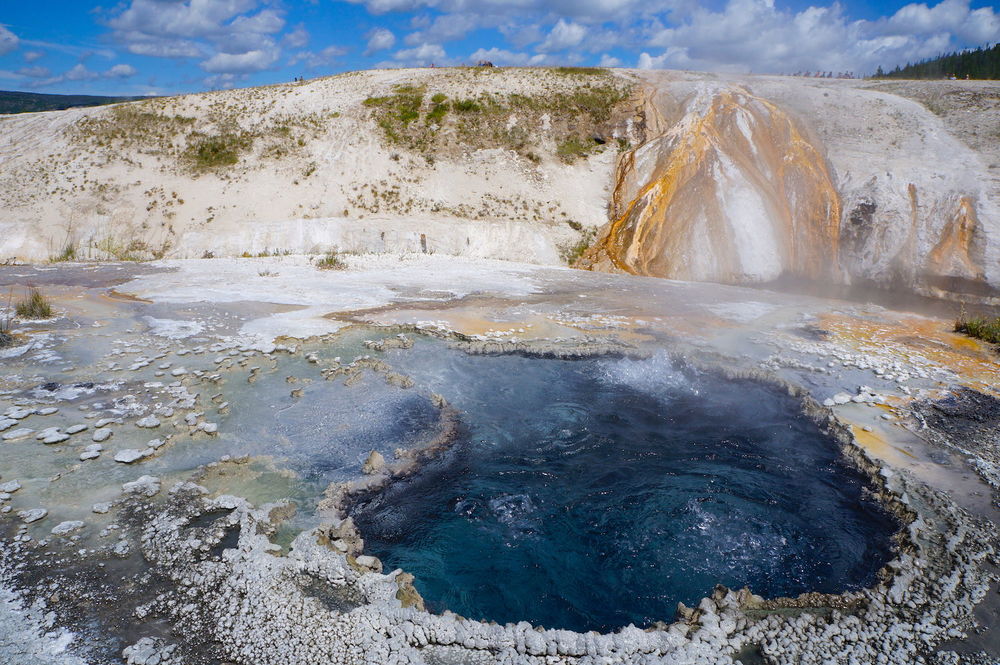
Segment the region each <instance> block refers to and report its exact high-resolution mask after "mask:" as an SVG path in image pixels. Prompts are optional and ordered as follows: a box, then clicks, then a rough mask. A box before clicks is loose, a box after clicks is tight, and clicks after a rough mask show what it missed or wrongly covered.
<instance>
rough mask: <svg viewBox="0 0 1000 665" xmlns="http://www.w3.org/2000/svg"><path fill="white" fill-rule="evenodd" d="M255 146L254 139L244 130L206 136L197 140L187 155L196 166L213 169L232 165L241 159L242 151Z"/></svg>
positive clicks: (189, 148)
mask: <svg viewBox="0 0 1000 665" xmlns="http://www.w3.org/2000/svg"><path fill="white" fill-rule="evenodd" d="M251 146H253V139H252V138H250V137H249V136H247V135H246V134H245V133H243V132H239V133H226V134H218V135H216V136H205V137H202V138H199V139H197V140H195V141H194V142H193V143H192V144H191V145H190V146H189V147H188V149H187V153H186V156H187V158H188V159H190V160H191V162H192V163H193V164H194V166H195V168H199V169H213V168H218V167H221V166H231V165H233V164H235V163H236V162H238V161H239V159H240V153H242V152H243V151H245V150H249V149H250V147H251Z"/></svg>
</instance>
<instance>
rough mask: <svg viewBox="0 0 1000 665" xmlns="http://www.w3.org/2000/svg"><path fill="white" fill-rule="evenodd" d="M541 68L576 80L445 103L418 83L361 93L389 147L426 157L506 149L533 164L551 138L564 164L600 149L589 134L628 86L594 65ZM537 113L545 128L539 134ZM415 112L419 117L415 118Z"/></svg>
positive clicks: (601, 126) (600, 127)
mask: <svg viewBox="0 0 1000 665" xmlns="http://www.w3.org/2000/svg"><path fill="white" fill-rule="evenodd" d="M543 71H554V72H556V73H557V74H559V75H560V76H561V77H571V78H576V79H578V82H579V85H578V86H576V87H570V88H567V87H566V84H565V82H559V81H556V82H554V85H553V89H552V90H551V91H550V92H544V93H533V94H520V93H511V94H504V93H491V92H480V93H477V94H472V95H470V96H467V97H465V96H463V97H455V98H453V99H452V100H451V101H448V98H447V96H446V95H445V94H444V93H441V92H438V93H435V94H434V95H432V96H431V97H430V99H429V101H428V100H427V90H426V87H425V86H420V87H417V86H396V87H395V88H394V89H393V93H392V94H390V95H382V96H372V97H369V98H367V99H365V100H364V102H363V105H364V106H365V107H367V108H369V109H371V112H372V117H373V119H374V120H375V122H376V123H377V124H378V126H379V127H380V128H381V129H382V131H383V133H384V135H385V138H386V139H387V141H388V142H389V143H390V144H391V145H393V146H399V147H402V148H405V149H408V150H412V151H414V152H418V153H421V154H422V155H423V156H424V157H425V158H427V159H428V162H431V160H432V159H435V158H439V157H442V156H447V155H448V154H449V152H451V153H452V154H453V155H454V154H457V153H458V152H459V151H463V150H467V149H473V150H480V149H490V148H502V149H506V150H513V151H515V152H517V153H518V154H520V155H521V156H522V157H524V158H525V159H527V160H529V161H531V162H533V163H537V162H539V161H540V160H541V158H540V155H539V153H540V152H542V148H543V147H544V145H552V144H554V145H555V148H556V150H555V156H557V157H558V158H559V159H561V160H563V161H564V162H571V161H574V160H576V159H577V158H581V157H587V156H589V155H591V154H593V153H594V152H595V151H598V150H602V149H603V147H602V146H603V144H604V142H603V141H594V140H593V139H592V136H593V135H594V134H595V133H602V130H604V129H606V127H605V125H606V123H608V122H609V121H610V120H611V119H612V118H613V117H614V112H615V110H616V108H618V107H619V105H621V104H623V103H624V102H626V101H627V100H628V98H629V96H630V95H631V86H630V85H629V84H627V83H626V82H624V81H622V80H620V79H617V78H615V77H613V76H612V75H611V74H609V73H608V72H607V71H605V70H602V69H596V68H594V69H591V68H558V69H555V70H543ZM543 116H546V117H547V119H548V121H547V125H548V127H549V128H550V129H549V130H548V131H547V132H545V133H544V135H543V131H542V130H541V129H540V127H541V126H542V125H543V124H546V123H544V122H543ZM420 118H423V122H416V121H417V120H418V119H420ZM512 118H513V119H514V120H513V121H512V120H511V119H512ZM445 129H446V130H447V131H442V130H445Z"/></svg>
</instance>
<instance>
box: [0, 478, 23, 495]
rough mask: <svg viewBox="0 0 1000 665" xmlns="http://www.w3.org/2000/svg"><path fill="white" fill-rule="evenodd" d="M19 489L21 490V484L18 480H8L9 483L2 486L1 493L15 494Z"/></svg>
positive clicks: (0, 485)
mask: <svg viewBox="0 0 1000 665" xmlns="http://www.w3.org/2000/svg"><path fill="white" fill-rule="evenodd" d="M19 489H21V483H20V482H19V481H17V480H8V481H7V482H5V483H2V484H0V492H5V493H7V494H13V493H14V492H16V491H17V490H19Z"/></svg>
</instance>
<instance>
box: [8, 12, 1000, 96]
mask: <svg viewBox="0 0 1000 665" xmlns="http://www.w3.org/2000/svg"><path fill="white" fill-rule="evenodd" d="M997 41H1000V13H998V11H997V8H996V7H995V6H994V5H991V4H989V3H988V2H977V1H975V0H972V1H971V2H970V0H942V1H941V2H938V3H933V2H932V3H929V4H923V3H904V2H890V1H884V2H877V3H861V2H854V1H850V2H832V3H831V4H823V3H821V2H820V3H817V4H809V3H808V2H802V1H800V0H787V1H786V0H711V1H709V2H699V1H698V0H121V1H119V2H115V0H107V2H106V3H104V4H95V3H92V2H89V1H87V0H48V1H46V0H37V1H35V2H31V3H22V2H14V1H13V0H5V1H4V2H3V3H2V6H0V89H5V90H33V91H38V92H57V93H89V94H129V95H141V94H170V93H179V92H196V91H201V90H209V89H215V88H226V87H243V86H249V85H261V84H267V83H275V82H278V81H288V80H291V79H292V78H294V77H297V76H303V77H306V78H312V77H316V76H323V75H326V74H331V73H336V72H342V71H348V70H353V69H365V68H371V67H404V66H427V65H430V64H436V65H457V64H468V63H473V62H475V61H477V60H480V59H488V60H490V61H492V62H494V63H495V64H497V65H533V64H537V65H551V64H563V65H607V66H622V67H647V68H672V69H695V70H707V71H753V72H771V73H792V72H798V71H817V70H823V71H833V72H835V73H837V72H847V71H851V72H856V73H859V74H863V73H870V72H871V71H873V70H874V69H875V67H876V66H878V65H882V66H885V67H892V66H894V65H896V64H901V63H905V62H907V61H915V60H918V59H921V58H925V57H930V56H933V55H936V54H937V53H940V52H942V51H951V50H955V49H960V48H965V47H971V46H980V45H991V44H993V43H996V42H997Z"/></svg>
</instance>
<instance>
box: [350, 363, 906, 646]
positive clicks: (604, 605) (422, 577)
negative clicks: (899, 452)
mask: <svg viewBox="0 0 1000 665" xmlns="http://www.w3.org/2000/svg"><path fill="white" fill-rule="evenodd" d="M436 351H437V352H438V353H437V354H435V355H433V356H431V355H428V352H427V351H420V350H419V348H418V349H414V351H412V352H410V353H408V354H406V355H401V356H399V357H398V358H396V359H394V362H395V363H396V364H397V365H402V366H403V368H404V369H405V371H407V372H409V373H410V374H411V375H414V376H415V377H417V378H418V380H419V381H420V382H423V383H425V384H429V385H431V386H432V387H433V386H435V384H438V385H437V387H438V388H439V389H440V390H441V391H442V392H444V393H445V394H446V396H448V397H449V399H451V400H452V402H453V403H454V404H455V405H456V406H458V407H459V408H460V409H462V410H463V411H464V413H465V419H466V423H467V428H468V429H467V431H466V433H465V436H464V437H463V439H462V441H461V442H460V443H459V444H458V445H456V446H455V447H454V448H452V449H451V450H450V451H449V453H448V454H447V455H446V456H444V457H442V458H440V459H438V460H436V461H435V462H433V463H431V464H430V465H428V466H427V467H426V468H424V469H423V470H422V471H421V472H419V473H418V474H416V475H415V476H413V477H410V478H408V479H406V480H403V481H399V482H397V483H395V484H394V485H392V486H390V487H389V488H388V489H386V490H384V491H383V492H381V493H380V494H378V495H375V496H372V497H368V498H366V499H365V500H364V501H363V502H362V503H360V504H358V505H356V506H355V508H354V511H353V512H354V516H355V519H356V521H357V522H358V524H359V526H360V528H361V532H362V535H363V536H364V538H365V543H366V551H367V552H368V553H371V554H375V555H377V556H379V557H380V558H382V559H383V561H384V562H385V563H386V564H387V566H389V567H400V568H403V569H404V570H406V571H407V572H410V573H413V574H414V575H415V577H416V587H417V589H418V590H419V591H420V593H421V594H422V595H423V596H424V598H425V600H426V601H427V603H428V606H429V607H430V608H431V609H433V610H436V611H442V610H445V609H448V610H452V611H454V612H457V613H458V614H461V615H463V616H467V617H470V618H474V619H482V620H494V621H498V622H501V623H504V622H513V621H522V620H525V621H529V622H532V623H533V624H536V625H544V626H546V627H549V628H568V629H573V630H580V631H582V630H600V631H608V630H613V629H616V628H619V627H621V626H625V625H627V624H629V623H635V624H636V625H640V626H643V625H649V624H650V623H652V622H654V621H658V620H665V621H670V620H672V619H673V618H674V613H675V609H676V605H677V602H678V601H682V602H684V603H686V604H689V605H690V604H696V603H697V602H698V600H699V599H700V598H702V597H703V596H705V595H707V594H709V593H710V592H711V591H712V588H713V586H714V585H715V584H725V585H727V586H730V587H733V588H739V587H742V586H745V585H747V586H749V587H750V588H751V590H752V591H754V592H755V593H758V594H761V595H763V596H767V597H774V596H794V595H797V594H799V593H802V592H805V591H820V592H831V593H839V592H842V591H845V590H850V589H858V588H862V587H864V586H867V585H869V584H871V583H872V582H873V581H874V578H875V574H876V572H877V571H878V569H879V568H880V567H881V566H882V565H883V564H884V563H885V562H887V561H888V559H889V558H890V554H891V552H890V536H891V534H892V533H893V532H894V531H895V528H896V525H895V523H894V521H893V520H892V519H891V518H890V517H889V516H888V515H887V514H886V513H885V512H883V511H882V509H881V508H880V507H879V506H877V505H876V504H875V503H874V502H873V501H872V500H870V499H869V498H868V497H866V496H865V494H864V492H863V487H864V481H863V478H862V477H861V475H860V474H859V473H858V472H857V471H856V470H855V469H853V468H851V467H849V466H848V465H847V463H846V462H845V461H844V460H842V459H841V457H840V454H839V450H838V448H837V446H836V444H834V443H833V442H832V441H830V440H829V439H828V438H826V437H825V436H824V435H823V434H822V433H821V432H820V431H819V430H818V429H817V427H816V426H815V425H814V424H813V423H812V422H811V421H809V420H808V419H807V418H805V417H804V416H802V415H801V414H800V413H799V410H798V405H797V403H796V402H795V401H794V400H793V399H792V398H790V397H789V396H788V395H786V394H783V393H781V392H780V391H777V390H775V389H772V388H770V387H767V386H765V385H762V384H759V383H756V382H749V381H729V380H725V379H722V378H720V377H718V376H712V375H700V374H699V375H695V374H689V373H682V372H680V371H678V370H676V369H675V368H674V367H672V366H671V364H670V362H669V360H668V359H667V358H666V356H657V357H654V358H652V359H650V360H588V361H561V360H539V359H528V358H523V357H516V356H496V357H470V356H465V355H463V354H458V353H453V354H452V353H448V354H444V355H445V356H446V358H447V360H446V361H445V362H442V357H441V354H440V349H439V348H438V349H436Z"/></svg>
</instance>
